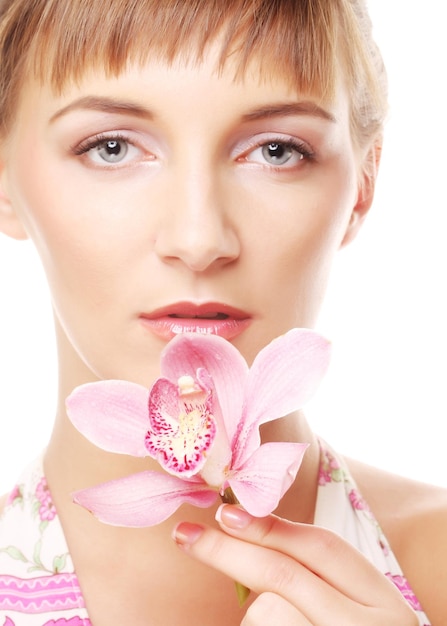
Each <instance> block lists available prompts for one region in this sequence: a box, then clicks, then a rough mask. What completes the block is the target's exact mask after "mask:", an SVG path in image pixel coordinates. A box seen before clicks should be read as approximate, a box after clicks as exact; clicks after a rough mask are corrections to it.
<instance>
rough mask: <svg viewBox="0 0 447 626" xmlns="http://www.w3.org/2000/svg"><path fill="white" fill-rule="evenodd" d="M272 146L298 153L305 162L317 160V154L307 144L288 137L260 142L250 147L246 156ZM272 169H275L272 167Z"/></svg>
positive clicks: (272, 138) (270, 138)
mask: <svg viewBox="0 0 447 626" xmlns="http://www.w3.org/2000/svg"><path fill="white" fill-rule="evenodd" d="M272 144H278V145H280V146H282V147H283V148H286V149H287V148H289V149H291V150H293V151H294V152H296V153H297V154H299V155H301V156H302V160H303V161H314V160H315V158H316V154H315V152H314V151H313V150H312V148H311V147H310V146H309V145H308V144H307V143H305V142H304V141H300V140H299V139H294V138H292V137H290V138H289V137H288V138H287V139H285V138H284V137H269V138H268V139H266V140H265V141H260V142H257V143H255V144H254V145H251V146H249V148H248V150H245V155H249V154H251V153H253V151H254V150H256V149H257V148H264V147H267V146H269V145H272ZM245 158H246V157H245ZM270 167H275V166H273V165H270ZM277 169H286V168H285V167H278V168H277Z"/></svg>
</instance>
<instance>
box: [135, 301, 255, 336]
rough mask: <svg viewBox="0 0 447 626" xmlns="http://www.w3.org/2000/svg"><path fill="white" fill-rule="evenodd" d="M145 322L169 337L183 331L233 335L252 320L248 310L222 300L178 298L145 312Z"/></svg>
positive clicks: (150, 328) (153, 330)
mask: <svg viewBox="0 0 447 626" xmlns="http://www.w3.org/2000/svg"><path fill="white" fill-rule="evenodd" d="M140 319H141V321H142V323H143V325H144V326H145V327H146V328H148V329H149V330H151V331H152V332H153V333H154V334H155V335H157V336H158V337H161V338H162V339H164V340H167V341H169V340H170V339H172V338H173V337H175V335H179V334H181V333H200V334H204V335H219V336H220V337H223V338H224V339H233V338H234V337H236V336H237V335H239V334H240V333H242V332H243V331H244V330H245V329H246V328H247V327H248V326H249V325H250V323H251V321H252V318H251V316H250V314H249V313H247V312H245V311H242V310H240V309H236V308H234V307H230V306H229V305H226V304H222V303H205V304H195V303H192V302H179V303H176V304H173V305H170V306H167V307H164V308H161V309H157V310H156V311H153V312H152V313H149V314H142V315H141V316H140Z"/></svg>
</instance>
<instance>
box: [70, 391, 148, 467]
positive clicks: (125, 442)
mask: <svg viewBox="0 0 447 626" xmlns="http://www.w3.org/2000/svg"><path fill="white" fill-rule="evenodd" d="M148 397H149V391H148V390H147V389H146V388H145V387H142V386H141V385H137V384H135V383H130V382H126V381H121V380H107V381H100V382H95V383H87V384H85V385H81V386H80V387H77V388H76V389H75V390H74V391H73V392H72V393H71V395H70V396H69V397H68V398H67V401H66V407H67V414H68V417H69V418H70V420H71V422H72V423H73V425H74V426H75V427H76V428H77V429H78V430H79V431H80V432H81V433H82V434H83V435H84V436H85V437H87V439H89V440H90V441H91V442H92V443H93V444H95V445H96V446H98V447H99V448H102V449H103V450H107V451H108V452H115V453H118V454H130V455H133V456H137V457H143V456H147V450H146V447H145V445H144V437H145V435H146V431H147V429H148V426H149V417H148V409H147V402H148Z"/></svg>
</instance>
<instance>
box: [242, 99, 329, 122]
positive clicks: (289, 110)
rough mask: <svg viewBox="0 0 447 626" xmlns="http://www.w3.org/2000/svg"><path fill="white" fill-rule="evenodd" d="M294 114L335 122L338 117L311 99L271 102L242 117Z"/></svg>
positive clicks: (253, 119)
mask: <svg viewBox="0 0 447 626" xmlns="http://www.w3.org/2000/svg"><path fill="white" fill-rule="evenodd" d="M293 115H309V116H313V117H319V118H322V119H324V120H328V121H329V122H333V123H335V122H336V121H337V119H336V117H335V116H334V115H333V114H332V113H330V112H329V111H327V110H326V109H323V108H322V107H320V106H319V105H318V104H316V103H315V102H311V101H309V102H308V101H303V102H290V103H284V104H283V103H279V104H270V105H267V106H265V107H260V108H258V109H255V110H254V111H252V112H250V113H246V114H245V115H244V116H243V118H242V119H243V120H244V121H247V122H251V121H256V120H259V119H264V118H269V117H281V116H293Z"/></svg>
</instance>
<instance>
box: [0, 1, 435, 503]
mask: <svg viewBox="0 0 447 626" xmlns="http://www.w3.org/2000/svg"><path fill="white" fill-rule="evenodd" d="M370 11H371V14H372V16H373V21H374V23H375V33H376V39H377V40H378V42H379V43H380V45H381V48H382V52H383V55H384V58H385V61H386V64H387V67H388V73H389V78H390V101H391V111H390V116H389V121H388V125H387V134H386V142H385V147H384V154H383V162H382V167H381V172H380V176H379V180H378V188H377V195H376V200H375V203H374V208H373V210H372V212H371V215H370V217H369V219H368V221H367V223H366V225H365V227H364V230H363V232H362V233H361V235H360V237H359V238H358V240H357V241H356V242H355V243H354V244H352V245H351V246H350V247H349V248H348V249H346V250H344V251H342V252H341V253H340V254H339V258H338V260H337V263H336V266H335V268H334V274H333V279H332V282H331V285H330V289H329V293H328V298H327V301H326V305H325V308H324V310H323V313H322V316H321V319H320V324H319V330H321V331H322V332H323V333H324V334H325V335H327V336H328V337H329V338H330V339H331V340H332V342H333V344H334V357H333V361H332V366H331V370H330V373H329V375H328V377H327V378H326V380H325V382H324V384H323V386H322V387H321V388H320V391H319V393H318V395H317V397H316V398H315V399H314V400H313V401H312V403H311V404H310V406H309V407H308V415H309V417H310V419H311V421H312V424H313V426H314V428H315V430H316V431H317V432H319V433H320V434H322V435H323V436H324V437H325V438H326V439H327V440H328V441H329V442H331V444H333V445H334V446H335V447H336V448H337V449H339V450H340V451H342V452H345V453H347V454H349V455H351V456H355V457H357V458H362V459H363V460H365V461H366V462H368V463H371V464H374V465H378V466H381V467H384V468H385V469H389V470H392V471H395V472H399V473H402V474H406V475H408V476H411V477H414V478H418V479H421V480H424V481H428V482H433V483H437V484H440V485H445V486H447V476H446V473H445V467H446V466H445V463H444V458H445V456H446V455H445V448H446V444H445V441H444V438H445V437H444V434H445V433H444V428H445V422H446V417H447V400H446V390H447V382H446V369H447V368H446V354H447V331H446V325H445V323H446V319H447V304H446V298H445V293H444V292H445V273H446V272H445V266H446V264H447V252H446V246H445V239H446V226H445V214H446V212H447V202H446V199H445V187H446V182H447V156H446V145H447V122H446V120H447V99H446V95H445V82H446V79H445V76H446V59H447V44H446V39H447V38H446V36H445V33H444V30H443V27H442V25H443V24H444V23H445V20H444V17H443V3H442V2H439V0H425V2H424V3H422V4H421V3H420V1H419V0H418V1H417V0H393V1H392V2H386V1H385V0H370ZM54 354H55V349H54V342H53V336H52V320H51V308H50V304H49V301H48V297H47V291H46V286H45V283H44V279H43V275H42V272H41V269H40V265H39V262H38V260H37V257H36V255H35V254H34V251H33V249H32V247H31V245H30V244H29V243H23V242H12V241H9V240H7V239H6V238H5V237H2V236H0V493H1V492H3V491H5V490H6V489H7V488H8V487H9V486H10V483H11V481H13V480H14V479H15V477H16V474H17V473H19V472H20V471H21V469H22V468H23V466H24V465H25V464H26V463H27V462H28V461H29V460H30V458H32V457H33V456H34V455H35V454H36V453H37V452H38V451H39V450H40V449H41V448H42V447H43V446H44V445H45V442H46V441H47V439H48V436H49V433H50V428H51V423H52V418H53V414H54V402H55V400H54V398H55V395H56V368H55V356H54Z"/></svg>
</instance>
